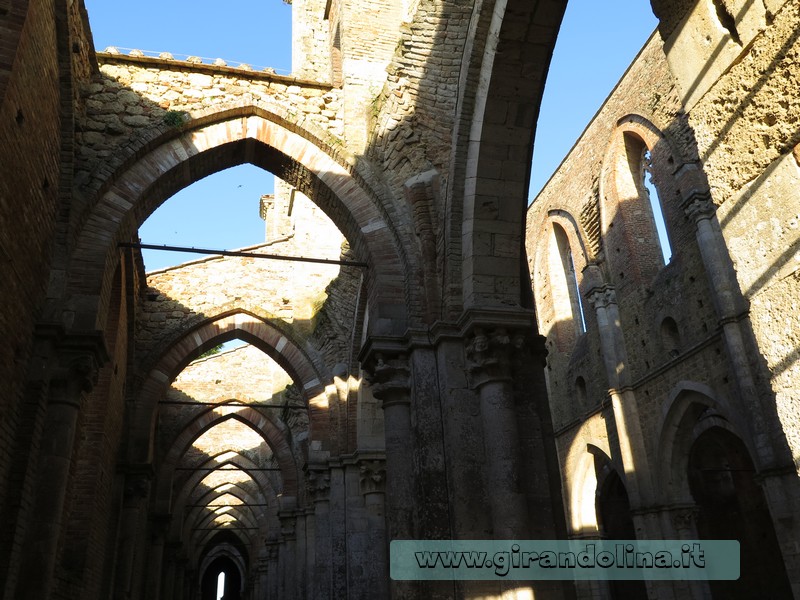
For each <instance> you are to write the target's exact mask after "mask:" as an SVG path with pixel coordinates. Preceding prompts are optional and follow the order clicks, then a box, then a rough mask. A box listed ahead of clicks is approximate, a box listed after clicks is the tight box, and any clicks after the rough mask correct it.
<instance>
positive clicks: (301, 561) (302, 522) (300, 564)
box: [294, 510, 308, 598]
mask: <svg viewBox="0 0 800 600" xmlns="http://www.w3.org/2000/svg"><path fill="white" fill-rule="evenodd" d="M294 530H295V546H294V549H295V556H294V573H295V577H294V579H295V589H294V597H295V598H305V596H306V583H307V581H308V578H307V577H306V573H308V565H307V564H306V555H307V551H306V539H307V538H306V518H305V513H304V512H303V511H302V510H295V511H294Z"/></svg>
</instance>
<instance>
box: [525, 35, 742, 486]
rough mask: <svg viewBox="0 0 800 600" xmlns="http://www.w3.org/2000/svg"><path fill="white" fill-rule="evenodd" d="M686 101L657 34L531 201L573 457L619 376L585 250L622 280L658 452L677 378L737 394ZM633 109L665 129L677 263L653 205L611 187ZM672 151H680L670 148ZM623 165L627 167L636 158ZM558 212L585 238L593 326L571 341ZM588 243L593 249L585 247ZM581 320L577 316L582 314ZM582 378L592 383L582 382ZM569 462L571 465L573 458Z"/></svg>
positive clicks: (546, 317)
mask: <svg viewBox="0 0 800 600" xmlns="http://www.w3.org/2000/svg"><path fill="white" fill-rule="evenodd" d="M680 109H681V104H680V99H679V97H678V94H677V90H676V83H675V81H674V79H673V78H672V76H671V74H670V71H669V67H668V64H667V62H666V60H665V57H664V53H663V46H662V43H661V40H660V38H659V37H658V36H654V37H652V38H651V39H650V41H649V42H648V44H647V45H646V46H645V48H644V49H643V50H642V52H641V53H640V55H639V57H638V58H637V59H636V61H635V62H634V64H633V65H632V66H631V67H630V69H629V71H628V72H627V73H626V75H625V76H624V78H623V80H622V81H621V82H620V83H619V84H618V86H617V87H616V88H615V90H614V91H613V92H612V94H611V96H610V97H609V98H608V99H607V100H606V102H605V104H604V105H603V107H602V108H601V109H600V111H599V112H598V114H597V116H596V117H595V119H594V120H593V121H592V123H590V124H589V126H588V127H587V129H586V130H585V131H584V133H583V134H582V136H581V138H580V139H579V140H578V142H577V143H576V145H575V147H574V148H573V149H572V151H571V152H570V154H569V155H568V156H567V158H566V159H565V160H564V162H563V163H562V165H561V166H560V167H559V169H558V171H557V172H556V173H555V174H554V175H553V176H552V178H551V179H550V181H549V182H548V183H547V185H546V186H545V188H544V189H543V190H542V192H541V193H540V194H539V196H538V197H537V198H536V199H535V200H534V202H533V204H532V205H531V207H530V208H529V210H528V217H527V238H526V249H527V255H528V257H529V261H530V267H531V278H532V281H533V285H534V295H535V301H536V306H537V317H538V321H539V330H540V332H541V333H542V334H543V335H545V336H546V337H547V338H548V340H547V348H548V351H549V354H548V358H547V364H548V366H547V375H548V383H549V389H548V392H549V398H550V406H551V410H552V413H553V421H554V423H553V424H554V428H555V430H556V432H557V434H558V435H559V440H558V444H559V447H560V450H559V455H560V456H561V457H568V456H570V449H571V448H572V447H573V446H574V445H575V444H578V445H580V444H583V445H584V446H585V444H586V441H587V440H586V439H585V438H583V437H582V436H584V435H587V433H586V432H592V431H595V430H596V429H597V426H596V425H592V426H587V427H588V428H586V429H585V431H584V432H582V430H581V428H580V426H581V423H583V422H584V421H585V420H586V419H591V418H592V417H591V415H595V414H596V413H598V412H600V411H602V412H604V413H605V418H606V419H612V420H613V417H612V415H611V412H610V409H609V410H605V411H603V408H602V407H604V406H605V407H608V403H609V399H608V396H607V394H608V387H609V382H608V378H607V375H606V370H605V368H604V365H603V358H602V354H601V347H600V332H599V330H598V323H597V318H596V316H595V310H594V308H593V306H592V305H591V303H590V302H589V301H588V298H587V293H588V291H589V290H590V288H591V287H592V286H593V285H597V284H598V282H597V281H594V282H592V281H589V279H587V275H588V271H583V272H581V271H582V269H583V268H584V266H585V265H586V262H587V260H589V261H591V260H597V261H599V262H600V265H601V269H602V270H603V273H604V276H605V278H606V281H608V282H609V283H611V284H612V285H613V286H614V287H615V289H616V299H617V304H618V308H619V313H620V320H621V327H622V333H623V336H624V340H625V346H626V350H627V362H626V363H625V365H624V369H625V370H626V372H627V373H629V375H628V377H629V379H630V381H631V382H633V386H634V390H635V393H636V400H637V405H638V407H639V410H638V412H639V415H640V416H641V421H642V427H643V437H644V440H645V442H646V447H647V449H648V453H649V454H650V455H651V456H650V460H654V458H655V451H656V443H657V440H658V435H659V431H658V428H659V426H660V418H661V414H662V407H663V406H664V405H665V403H666V402H667V399H668V395H669V393H670V391H671V390H672V389H674V387H675V385H676V384H677V383H678V382H680V381H682V380H690V381H701V382H703V383H704V384H706V385H708V386H709V387H711V388H712V389H715V390H718V392H719V394H720V395H721V396H728V395H730V394H731V393H733V389H732V388H731V387H730V383H729V381H732V380H733V378H732V377H730V372H729V368H728V366H727V365H726V364H725V363H724V362H723V361H722V360H721V358H720V357H721V353H722V346H721V343H720V340H719V337H718V334H717V333H716V326H717V324H716V320H717V319H716V315H715V313H714V309H713V301H712V297H711V293H710V288H709V284H708V278H707V275H706V274H705V271H704V267H703V263H702V260H701V256H700V254H699V251H698V248H697V244H696V242H695V241H694V236H695V233H694V228H693V223H691V222H689V221H688V220H687V219H685V218H684V216H683V214H682V207H681V202H680V195H679V192H678V190H677V188H676V184H675V182H674V180H673V179H672V175H673V173H674V171H675V170H676V169H677V167H678V165H677V164H673V162H674V161H676V160H678V161H679V160H681V157H683V158H684V159H685V160H692V157H693V156H696V149H695V148H694V145H693V143H692V133H691V130H690V129H689V127H688V124H687V123H686V120H685V118H684V117H683V116H682V114H681V110H680ZM626 115H639V116H640V117H643V118H644V119H646V120H647V121H649V122H651V123H652V124H653V125H654V126H655V127H657V128H658V129H659V130H660V132H661V133H663V136H661V137H658V135H657V136H656V137H657V139H659V142H658V144H657V145H656V147H654V149H653V151H652V154H653V157H652V160H653V170H654V180H655V183H656V185H657V186H658V192H659V197H660V199H661V204H662V206H663V207H664V215H665V219H666V222H667V227H668V230H669V233H670V239H671V241H672V251H673V256H672V259H671V261H670V263H669V264H667V265H663V263H661V259H660V257H659V258H658V260H657V262H653V261H654V260H655V258H653V257H654V256H656V255H657V253H658V250H657V241H656V240H655V239H653V238H652V237H647V236H646V234H645V233H644V230H642V228H643V227H644V225H645V223H646V215H647V214H648V211H649V208H646V207H645V206H644V205H641V206H636V205H635V203H636V202H644V200H643V199H641V198H637V199H635V200H632V199H625V200H624V202H625V203H626V206H619V205H618V204H619V202H620V201H619V200H618V199H616V198H615V197H614V189H613V187H612V186H611V185H610V184H611V182H612V179H613V178H614V177H617V176H618V175H619V173H617V171H616V169H617V167H614V168H610V167H609V166H608V165H606V166H605V169H606V170H605V171H604V170H603V169H604V160H606V159H607V155H608V152H609V148H610V145H611V143H612V140H613V139H617V138H616V137H615V136H620V137H621V135H622V134H621V133H620V131H619V130H618V129H617V123H618V122H619V121H620V120H621V119H622V118H623V117H625V116H626ZM665 142H666V144H665ZM662 144H663V145H664V146H663V147H659V145H662ZM667 149H671V151H672V152H673V153H674V155H673V156H668V154H667V153H666V150H667ZM620 168H623V169H624V168H627V163H626V164H625V165H622V166H621V167H620ZM601 191H602V194H603V195H602V197H601V195H600V194H601ZM601 211H602V213H603V214H604V215H605V216H603V218H601ZM621 218H622V220H620V219H621ZM553 219H556V221H557V222H558V223H560V224H561V225H562V226H563V227H564V228H565V229H566V230H569V229H570V225H569V223H570V222H574V223H575V224H577V227H578V231H579V235H580V236H581V240H580V242H579V241H578V239H577V238H575V237H574V236H570V238H569V241H570V250H571V252H572V254H573V257H574V262H575V265H576V271H577V279H578V283H579V285H580V293H581V295H582V300H583V303H582V308H583V314H584V316H585V321H586V332H585V333H583V334H578V335H573V336H572V337H571V338H570V337H569V336H567V338H566V339H567V343H566V344H564V343H562V344H559V343H558V342H559V338H563V337H564V332H565V331H568V330H572V331H574V330H576V328H577V324H576V323H574V322H562V321H559V316H558V315H560V314H562V313H563V305H562V306H561V307H557V306H556V302H557V301H558V298H557V297H556V295H555V290H554V289H553V286H552V285H551V277H552V275H551V273H550V272H549V270H550V269H552V268H553V267H552V263H549V264H550V267H548V261H549V252H553V251H555V248H554V245H552V244H548V239H549V238H550V237H551V236H552V235H553V233H552V229H553V224H552V222H553ZM558 219H561V220H558ZM620 228H622V230H621V229H620ZM642 243H646V244H649V245H650V246H652V247H653V248H655V249H656V250H655V254H653V253H647V252H644V251H643V249H641V248H638V245H640V244H642ZM631 244H634V245H631ZM584 248H585V249H586V253H587V255H584V254H583V251H582V249H584ZM650 254H653V257H651V256H650ZM559 266H560V264H559ZM568 283H569V284H570V285H571V282H568ZM666 317H670V318H672V319H674V320H675V322H676V323H677V326H678V331H679V334H680V347H679V348H678V349H677V352H675V353H670V348H668V347H666V341H665V340H664V339H663V338H662V331H661V323H662V321H663V320H664V319H665V318H666ZM562 318H563V317H562ZM579 318H580V317H579V315H577V314H575V315H573V319H579ZM579 377H580V378H582V379H583V382H584V384H585V389H584V390H581V389H578V388H579V386H578V385H577V383H576V382H577V379H578V378H579ZM584 394H585V397H583V395H584ZM592 435H594V434H592ZM608 435H609V436H610V438H611V439H610V440H609V441H607V442H606V443H608V444H611V445H612V446H613V445H614V444H617V443H618V441H617V440H616V433H615V432H614V431H613V428H612V429H610V430H609V431H608ZM576 436H577V437H578V438H581V439H579V440H578V439H577V438H576ZM562 468H563V469H564V472H565V473H567V474H569V473H571V472H572V471H571V470H572V469H574V468H575V465H574V464H570V465H562ZM567 476H569V475H567Z"/></svg>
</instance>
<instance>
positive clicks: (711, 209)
mask: <svg viewBox="0 0 800 600" xmlns="http://www.w3.org/2000/svg"><path fill="white" fill-rule="evenodd" d="M683 212H684V213H685V214H686V216H687V217H689V218H690V219H692V220H693V221H694V222H695V223H697V222H699V221H702V220H703V219H710V218H711V217H713V216H714V214H715V213H716V212H717V208H716V206H714V203H713V202H712V201H711V194H709V193H708V192H705V193H702V192H697V191H695V192H692V193H691V194H690V195H689V197H688V198H686V200H685V201H684V205H683Z"/></svg>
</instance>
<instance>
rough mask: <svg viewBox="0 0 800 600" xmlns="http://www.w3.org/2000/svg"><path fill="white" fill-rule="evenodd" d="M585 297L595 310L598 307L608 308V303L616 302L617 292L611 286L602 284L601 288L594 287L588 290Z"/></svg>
mask: <svg viewBox="0 0 800 600" xmlns="http://www.w3.org/2000/svg"><path fill="white" fill-rule="evenodd" d="M587 299H588V300H589V303H590V304H591V305H592V306H593V307H594V308H595V310H597V309H598V308H608V306H609V305H611V304H616V303H617V292H616V291H615V290H614V288H613V287H611V286H609V285H604V286H603V287H601V288H595V289H593V290H591V291H589V293H588V294H587Z"/></svg>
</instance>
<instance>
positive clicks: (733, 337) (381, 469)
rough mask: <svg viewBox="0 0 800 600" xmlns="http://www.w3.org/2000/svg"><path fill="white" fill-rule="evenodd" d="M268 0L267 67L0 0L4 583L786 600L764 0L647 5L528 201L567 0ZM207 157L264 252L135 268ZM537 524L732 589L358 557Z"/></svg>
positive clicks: (792, 253)
mask: <svg viewBox="0 0 800 600" xmlns="http://www.w3.org/2000/svg"><path fill="white" fill-rule="evenodd" d="M276 1H277V0H276ZM292 5H293V6H292V11H293V73H292V75H291V76H280V75H276V74H274V73H273V72H272V71H270V70H267V71H253V70H251V69H248V68H243V67H231V66H227V65H224V64H207V63H203V62H196V61H181V60H175V59H173V58H172V57H171V56H169V55H162V56H159V57H152V56H144V55H142V53H139V52H135V53H133V54H132V55H123V54H120V53H119V52H118V51H115V50H113V49H109V50H108V51H105V52H99V51H98V52H95V50H94V48H93V42H92V34H91V30H90V28H89V21H88V16H87V14H86V10H85V8H84V6H83V1H82V0H71V1H66V0H0V39H2V44H0V156H2V165H3V168H2V170H0V281H2V283H0V302H2V304H0V332H2V335H3V340H4V344H3V349H2V351H1V352H2V360H0V378H1V379H2V381H3V393H2V394H0V515H2V519H0V589H1V590H2V592H0V594H2V597H3V598H8V599H9V600H12V599H13V600H49V599H72V600H78V599H80V600H95V599H98V600H99V599H100V598H114V599H119V600H123V599H124V600H145V599H147V600H158V599H162V600H168V599H175V600H206V599H208V600H211V599H214V600H216V599H217V598H219V597H220V595H222V597H224V598H225V599H227V600H230V599H236V600H275V599H278V598H280V599H300V598H302V599H309V600H311V599H321V600H322V599H340V598H352V599H364V600H367V599H369V600H373V599H388V598H409V599H410V598H419V599H422V598H425V599H428V598H442V599H444V598H464V599H467V598H470V599H478V598H498V599H499V598H536V599H543V598H544V599H572V598H581V599H584V598H585V599H597V600H601V599H613V598H616V599H627V598H659V599H684V598H698V599H707V598H714V599H723V598H724V599H726V600H727V599H731V598H732V599H750V598H755V597H758V598H773V599H776V600H783V599H788V598H800V549H799V548H798V545H797V539H798V537H800V478H799V477H798V471H799V470H800V394H798V388H800V386H798V381H800V360H799V359H800V306H798V302H799V300H798V298H800V277H799V276H798V273H800V255H798V248H800V225H799V224H800V213H798V206H800V197H799V195H800V145H798V144H800V126H798V123H800V92H798V90H800V61H798V59H797V57H798V55H800V34H799V33H798V32H800V7H799V6H798V3H797V1H796V0H763V2H761V1H759V2H752V1H746V0H714V1H711V0H682V1H677V0H675V1H672V0H652V7H653V11H654V13H655V14H656V16H657V17H658V19H659V26H658V29H657V31H656V32H655V33H654V34H653V36H652V37H651V38H650V40H649V41H648V42H647V44H646V45H645V47H644V48H643V49H642V51H641V53H640V54H639V56H638V57H637V58H636V60H635V62H634V63H633V64H632V65H631V67H630V68H629V70H628V71H627V73H626V74H625V76H624V78H623V79H622V81H621V82H620V83H619V84H618V85H617V87H616V88H615V89H614V91H613V92H612V94H611V96H610V97H609V98H608V100H607V101H606V102H605V104H604V105H603V106H602V108H601V109H600V111H599V112H598V113H597V115H596V116H595V118H594V119H593V120H592V122H591V123H590V124H589V125H588V126H587V128H586V130H585V131H584V133H583V135H582V136H581V138H580V139H579V140H578V142H577V144H576V145H575V147H574V148H573V150H572V151H571V153H570V154H569V155H568V157H567V158H566V159H565V160H564V162H563V163H562V165H561V166H560V167H559V170H558V171H557V172H556V173H555V174H554V176H553V177H552V178H551V180H550V182H549V183H548V184H547V186H546V187H545V188H544V189H543V190H542V192H541V193H540V194H539V195H538V196H537V198H536V199H535V200H534V201H533V202H532V203H531V204H530V207H528V202H527V199H526V194H527V187H528V176H529V171H530V160H531V152H532V150H531V149H532V144H533V142H534V131H535V124H536V119H537V115H538V106H539V101H540V99H541V95H542V90H543V85H544V81H545V77H546V74H547V71H548V66H549V58H550V55H551V53H552V49H553V46H554V43H555V39H556V36H557V33H558V29H559V25H560V21H561V17H562V15H563V12H564V9H565V6H566V0H537V1H530V0H483V1H478V0H476V1H474V2H467V1H457V0H409V1H407V2H402V3H401V2H397V1H395V0H336V1H333V2H331V1H330V0H328V1H327V2H326V1H325V0H293V2H292ZM614 34H615V35H617V34H618V33H617V32H615V33H614ZM242 164H252V165H255V166H256V167H259V168H262V169H265V170H266V171H269V172H271V173H273V174H274V175H275V176H276V178H278V179H277V180H276V181H279V182H280V183H279V184H278V186H277V188H276V193H275V194H274V195H273V196H264V197H262V198H261V199H260V202H261V204H260V210H261V217H262V218H263V219H264V221H265V238H264V242H263V243H261V244H258V245H256V246H253V247H249V248H247V249H245V250H246V251H245V252H241V253H239V254H238V255H225V256H212V257H205V258H201V259H198V260H195V261H192V262H189V263H185V264H181V265H179V266H176V267H172V268H168V269H163V270H160V271H155V272H150V273H145V270H144V264H143V259H142V255H141V250H140V249H139V248H138V246H137V244H136V242H138V228H139V226H140V225H141V224H142V223H143V222H144V221H145V220H146V219H147V218H148V217H149V216H150V215H151V214H152V213H153V211H155V210H156V209H157V208H158V207H159V206H160V205H161V204H162V203H164V202H166V201H168V200H169V198H170V197H171V196H172V195H174V194H175V193H176V192H178V191H180V190H182V189H183V188H186V187H188V186H190V185H191V184H193V183H194V182H196V181H198V180H200V179H202V178H204V177H206V176H209V175H213V174H214V173H217V172H219V171H221V170H223V169H226V168H229V167H233V166H237V165H242ZM258 201H259V199H258V198H255V199H254V202H258ZM221 210H222V209H221ZM269 254H280V255H290V256H294V257H298V256H306V257H309V256H313V257H316V258H320V259H325V262H323V263H309V262H297V261H293V262H278V261H272V260H267V259H265V258H264V257H263V256H259V255H269ZM234 340H238V343H239V344H240V345H238V346H236V347H233V348H231V347H230V346H229V345H227V343H228V342H232V341H234ZM222 344H225V345H224V346H223V349H222V350H221V351H218V347H219V346H220V345H222ZM566 538H581V539H599V538H611V539H623V538H624V539H631V538H637V539H685V540H696V539H737V540H739V542H740V544H741V572H742V576H741V578H740V579H739V580H738V581H723V582H706V581H655V582H646V584H642V583H641V582H606V581H586V582H571V581H466V582H452V581H449V582H439V581H417V582H408V581H395V580H392V579H391V578H390V577H389V542H390V541H391V540H399V539H417V540H423V539H424V540H437V539H461V540H475V539H506V540H508V539H566Z"/></svg>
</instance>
